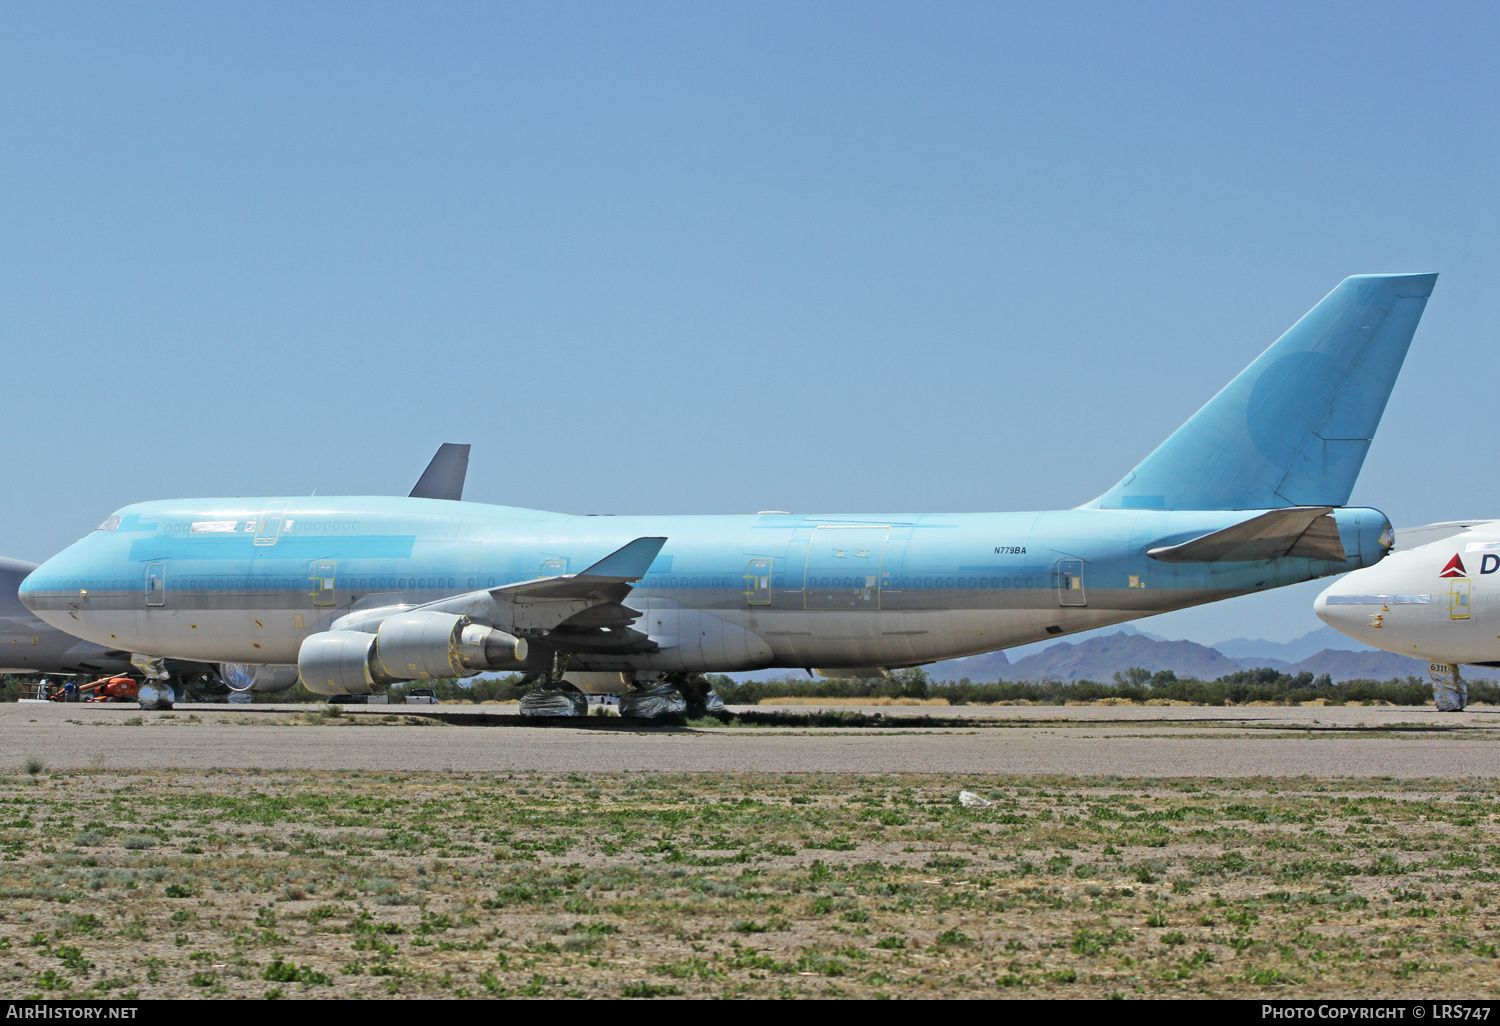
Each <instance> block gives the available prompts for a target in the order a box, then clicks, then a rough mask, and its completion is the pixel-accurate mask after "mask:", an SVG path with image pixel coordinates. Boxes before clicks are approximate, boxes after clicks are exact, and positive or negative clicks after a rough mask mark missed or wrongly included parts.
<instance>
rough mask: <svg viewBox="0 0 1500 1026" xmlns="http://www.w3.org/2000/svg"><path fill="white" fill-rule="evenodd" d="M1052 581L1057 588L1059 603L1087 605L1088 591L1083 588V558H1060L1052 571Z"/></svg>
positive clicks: (1062, 604)
mask: <svg viewBox="0 0 1500 1026" xmlns="http://www.w3.org/2000/svg"><path fill="white" fill-rule="evenodd" d="M1052 583H1053V585H1054V586H1055V587H1056V588H1057V604H1058V605H1060V606H1086V605H1088V604H1089V603H1088V593H1087V592H1085V591H1084V589H1083V560H1081V559H1059V560H1058V561H1057V566H1056V567H1055V568H1053V571H1052Z"/></svg>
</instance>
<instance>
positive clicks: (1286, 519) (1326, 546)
mask: <svg viewBox="0 0 1500 1026" xmlns="http://www.w3.org/2000/svg"><path fill="white" fill-rule="evenodd" d="M1332 511H1333V507H1332V506H1294V507H1292V508H1291V509H1276V510H1271V511H1270V512H1268V513H1262V514H1260V515H1259V516H1255V517H1251V518H1250V519H1249V520H1246V521H1243V522H1242V523H1238V524H1235V525H1234V526H1233V527H1226V528H1224V529H1223V530H1220V531H1213V532H1211V533H1209V534H1205V535H1203V536H1202V537H1199V538H1194V539H1192V540H1191V541H1185V542H1181V543H1179V544H1177V545H1162V546H1158V547H1157V548H1154V549H1149V550H1148V551H1147V552H1146V555H1148V556H1150V557H1151V558H1152V559H1158V560H1161V561H1162V562H1163V563H1254V562H1261V561H1263V560H1268V559H1281V558H1283V557H1286V556H1291V557H1295V558H1300V559H1322V560H1331V561H1334V562H1339V563H1342V562H1344V561H1346V560H1347V559H1348V558H1349V555H1348V553H1347V552H1345V551H1344V545H1343V542H1342V541H1341V540H1340V539H1339V528H1338V524H1337V522H1335V521H1334V519H1333V517H1331V516H1329V515H1328V514H1329V513H1330V512H1332Z"/></svg>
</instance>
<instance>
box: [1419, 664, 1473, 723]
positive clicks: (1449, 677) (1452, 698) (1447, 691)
mask: <svg viewBox="0 0 1500 1026" xmlns="http://www.w3.org/2000/svg"><path fill="white" fill-rule="evenodd" d="M1427 676H1429V677H1431V678H1432V697H1433V701H1434V703H1435V704H1436V705H1437V708H1438V712H1463V711H1464V707H1465V706H1467V705H1468V704H1469V685H1468V684H1466V683H1465V682H1464V679H1463V678H1462V677H1461V676H1459V673H1458V664H1457V663H1428V664H1427Z"/></svg>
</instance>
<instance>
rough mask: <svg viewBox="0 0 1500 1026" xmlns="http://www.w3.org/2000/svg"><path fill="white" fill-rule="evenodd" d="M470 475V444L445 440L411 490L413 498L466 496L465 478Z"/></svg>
mask: <svg viewBox="0 0 1500 1026" xmlns="http://www.w3.org/2000/svg"><path fill="white" fill-rule="evenodd" d="M468 475H469V446H467V445H460V444H458V443H456V442H444V443H443V444H442V445H440V446H438V451H437V455H435V456H433V457H432V462H431V463H429V464H427V469H426V470H424V471H423V472H422V476H421V477H420V478H418V479H417V486H416V487H415V488H413V489H412V490H411V495H410V496H409V497H410V498H413V499H452V500H453V501H455V502H457V501H458V500H460V499H462V498H463V497H464V478H466V477H468Z"/></svg>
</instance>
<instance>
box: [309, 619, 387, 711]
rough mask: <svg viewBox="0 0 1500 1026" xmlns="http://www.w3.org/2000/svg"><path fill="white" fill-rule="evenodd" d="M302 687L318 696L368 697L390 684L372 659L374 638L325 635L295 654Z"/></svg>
mask: <svg viewBox="0 0 1500 1026" xmlns="http://www.w3.org/2000/svg"><path fill="white" fill-rule="evenodd" d="M297 670H298V672H299V673H301V675H302V686H303V687H305V688H307V690H309V691H311V692H313V693H314V694H317V695H368V694H372V693H374V692H375V691H377V690H383V689H384V687H385V686H386V685H389V684H391V683H392V679H391V678H390V677H388V676H386V674H385V672H384V671H383V670H381V669H380V663H379V662H378V661H377V660H376V658H375V635H373V634H365V633H364V632H363V631H325V632H324V633H322V634H313V635H311V636H309V637H307V638H305V639H304V640H303V642H302V647H301V648H299V649H298V650H297Z"/></svg>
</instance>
